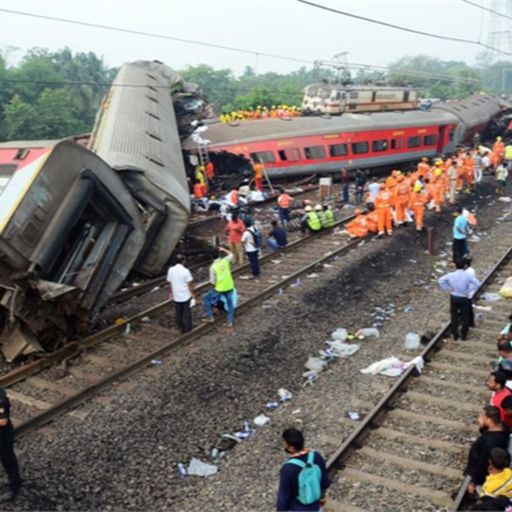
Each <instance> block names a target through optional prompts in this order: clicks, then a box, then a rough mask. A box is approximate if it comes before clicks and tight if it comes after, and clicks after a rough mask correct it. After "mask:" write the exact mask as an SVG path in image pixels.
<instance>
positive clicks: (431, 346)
mask: <svg viewBox="0 0 512 512" xmlns="http://www.w3.org/2000/svg"><path fill="white" fill-rule="evenodd" d="M511 255H512V248H510V249H508V250H507V251H506V252H505V253H504V254H503V255H502V256H501V257H500V259H499V260H498V262H497V263H496V264H495V265H494V267H493V268H492V269H491V270H490V271H489V272H488V274H487V275H486V276H485V278H484V279H483V281H482V283H481V286H480V288H479V289H478V290H477V292H476V293H475V298H478V296H479V295H480V294H481V293H482V292H483V290H485V288H487V287H488V286H489V284H491V282H492V280H493V278H494V276H495V274H496V273H497V272H498V271H499V269H500V268H501V267H502V265H503V264H504V263H506V262H507V260H508V259H509V258H510V257H511ZM449 332H450V322H447V323H445V324H443V326H442V327H441V329H440V330H439V331H438V332H437V334H436V335H435V336H434V337H433V338H432V339H431V340H430V342H429V343H428V345H427V346H426V347H425V348H424V349H423V351H422V352H421V354H420V356H421V357H422V358H423V359H424V361H425V364H426V365H427V364H428V362H429V361H430V360H431V357H432V355H433V354H434V353H435V352H437V351H440V350H441V349H442V346H441V342H442V340H443V339H444V337H445V336H446V335H447V334H448V333H449ZM413 376H418V372H417V371H416V367H415V365H410V366H409V367H408V368H407V369H406V370H405V372H404V373H402V375H401V376H400V377H399V379H398V380H397V381H396V382H395V384H394V385H393V386H392V388H391V389H390V390H389V391H388V392H387V393H386V394H385V395H384V396H383V397H382V398H381V399H380V400H379V402H378V403H377V405H375V407H374V408H373V409H372V410H371V411H370V412H369V413H368V415H367V416H366V417H365V418H364V419H363V421H362V422H361V423H360V424H359V426H358V427H357V428H356V429H355V430H354V431H352V433H351V434H350V435H349V436H348V438H347V439H346V440H345V441H343V443H342V444H341V445H340V446H339V447H338V448H337V449H336V450H335V452H334V453H333V454H332V455H331V456H330V457H329V459H328V461H327V469H328V471H329V473H330V475H331V476H333V475H334V474H335V473H336V471H338V470H340V469H343V468H344V466H345V462H346V460H347V459H348V458H349V457H350V455H351V454H352V453H353V452H354V451H355V450H357V449H358V448H360V447H361V446H362V444H363V442H364V438H365V437H366V436H367V435H368V433H369V432H370V430H374V429H376V428H378V427H379V426H380V420H381V418H382V417H383V416H384V415H385V414H386V412H387V411H388V410H390V409H392V408H393V404H394V402H395V401H396V400H397V399H398V398H399V397H400V396H401V395H402V394H404V393H405V392H406V391H407V386H408V384H409V382H410V380H411V378H412V377H413ZM420 378H421V377H420ZM469 483H470V480H469V479H468V478H466V479H465V480H464V481H463V483H462V485H461V487H460V489H459V491H458V493H457V496H456V498H455V500H454V503H453V506H452V508H451V512H455V511H457V510H459V508H460V506H461V503H462V501H463V499H464V496H465V494H466V491H467V487H468V485H469Z"/></svg>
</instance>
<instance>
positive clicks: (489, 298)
mask: <svg viewBox="0 0 512 512" xmlns="http://www.w3.org/2000/svg"><path fill="white" fill-rule="evenodd" d="M480 299H481V300H485V301H486V302H496V301H498V300H501V295H500V294H499V293H492V292H485V293H482V295H480Z"/></svg>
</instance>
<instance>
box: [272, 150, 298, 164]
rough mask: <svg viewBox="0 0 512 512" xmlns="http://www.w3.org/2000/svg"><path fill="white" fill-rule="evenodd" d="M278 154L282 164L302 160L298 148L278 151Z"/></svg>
mask: <svg viewBox="0 0 512 512" xmlns="http://www.w3.org/2000/svg"><path fill="white" fill-rule="evenodd" d="M278 153H279V158H280V159H281V160H282V161H283V162H296V161H297V160H301V159H302V157H301V155H300V149H299V148H287V149H280V150H279V151H278Z"/></svg>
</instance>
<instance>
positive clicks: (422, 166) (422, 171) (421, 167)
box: [417, 156, 430, 178]
mask: <svg viewBox="0 0 512 512" xmlns="http://www.w3.org/2000/svg"><path fill="white" fill-rule="evenodd" d="M417 171H418V174H419V175H420V176H421V177H422V178H424V177H425V176H426V175H427V173H428V171H430V165H428V158H427V157H426V156H424V157H423V158H422V159H421V162H420V163H419V164H418V169H417Z"/></svg>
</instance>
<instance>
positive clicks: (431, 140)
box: [423, 135, 437, 146]
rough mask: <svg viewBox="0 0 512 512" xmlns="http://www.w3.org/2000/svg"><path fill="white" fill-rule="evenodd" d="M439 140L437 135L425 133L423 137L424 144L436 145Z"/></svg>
mask: <svg viewBox="0 0 512 512" xmlns="http://www.w3.org/2000/svg"><path fill="white" fill-rule="evenodd" d="M436 142H437V135H425V137H423V145H424V146H435V145H436Z"/></svg>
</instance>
